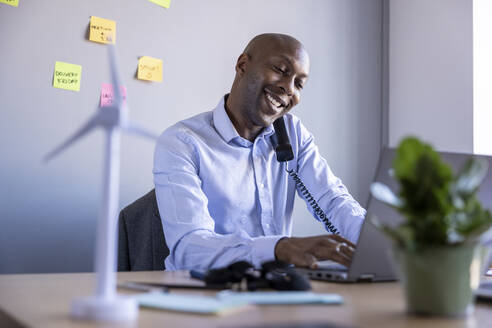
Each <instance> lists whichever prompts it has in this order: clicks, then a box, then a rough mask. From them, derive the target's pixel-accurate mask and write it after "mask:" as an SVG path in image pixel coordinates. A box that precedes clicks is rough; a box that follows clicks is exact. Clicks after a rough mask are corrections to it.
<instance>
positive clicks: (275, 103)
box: [266, 93, 282, 107]
mask: <svg viewBox="0 0 492 328" xmlns="http://www.w3.org/2000/svg"><path fill="white" fill-rule="evenodd" d="M266 96H267V98H268V100H270V102H271V103H272V104H273V106H275V107H280V106H281V105H282V104H281V103H279V102H278V101H276V100H275V99H273V97H272V96H270V95H269V94H268V93H267V94H266Z"/></svg>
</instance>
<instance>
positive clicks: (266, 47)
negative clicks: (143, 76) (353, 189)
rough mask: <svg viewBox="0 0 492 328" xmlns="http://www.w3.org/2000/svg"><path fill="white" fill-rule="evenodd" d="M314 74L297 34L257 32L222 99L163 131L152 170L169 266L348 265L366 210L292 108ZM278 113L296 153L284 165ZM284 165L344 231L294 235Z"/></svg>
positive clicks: (292, 187)
mask: <svg viewBox="0 0 492 328" xmlns="http://www.w3.org/2000/svg"><path fill="white" fill-rule="evenodd" d="M308 74H309V57H308V54H307V52H306V50H305V49H304V47H303V45H302V44H301V43H300V42H299V41H297V40H296V39H294V38H293V37H290V36H288V35H282V34H262V35H258V36H256V37H255V38H253V40H251V41H250V43H249V44H248V45H247V47H246V49H245V50H244V52H243V53H242V54H241V55H240V56H239V58H238V60H237V63H236V76H235V78H234V82H233V85H232V88H231V91H230V93H229V94H228V95H226V96H225V97H224V98H223V99H221V101H220V102H219V104H218V105H217V107H216V108H215V109H214V110H213V111H210V112H205V113H202V114H199V115H197V116H195V117H192V118H190V119H187V120H184V121H181V122H179V123H177V124H176V125H174V126H172V127H170V128H168V129H167V130H166V131H164V133H163V134H162V135H161V137H160V138H159V141H158V142H157V146H156V151H155V158H154V171H153V173H154V183H155V187H156V197H157V202H158V207H159V212H160V215H161V218H162V223H163V228H164V234H165V237H166V241H167V244H168V247H169V250H170V255H169V256H168V257H167V259H166V269H169V270H179V269H192V268H194V269H207V268H212V267H214V268H215V267H222V266H226V265H228V264H230V263H232V262H235V261H240V260H245V261H248V262H251V263H253V265H255V266H260V264H261V263H262V262H265V261H269V260H274V259H279V260H283V261H286V262H289V263H293V264H295V265H297V266H304V267H315V266H316V262H317V261H318V260H325V259H332V260H334V261H337V262H340V263H342V264H344V265H348V264H349V263H350V260H351V258H352V254H353V251H354V247H355V245H354V244H353V242H356V240H357V238H358V235H359V231H360V227H361V224H362V221H363V218H364V215H365V210H364V209H363V208H361V207H360V205H359V204H358V203H357V202H356V201H355V200H354V199H353V198H352V197H351V196H350V194H349V193H348V191H347V189H346V188H345V186H344V185H343V184H342V182H341V181H340V180H339V179H338V178H336V177H335V176H334V175H333V173H332V172H331V170H330V168H329V167H328V165H327V163H326V161H325V160H324V159H323V158H322V157H321V155H320V154H319V152H318V148H317V147H316V146H315V144H314V141H313V137H312V135H311V134H310V133H309V132H308V131H307V130H306V128H305V127H304V126H303V125H302V124H301V122H300V121H299V119H298V118H297V117H295V116H294V115H292V114H290V113H288V112H289V111H290V110H291V109H292V108H293V107H294V106H295V105H297V103H298V102H299V100H300V94H301V90H302V88H303V86H304V84H305V83H306V80H307V78H308ZM281 116H284V117H285V122H286V127H287V132H288V134H289V137H290V142H291V144H292V148H293V152H294V159H293V160H291V161H289V162H287V164H285V163H280V162H278V161H277V160H276V157H275V152H274V150H273V146H272V141H271V138H270V137H271V136H272V134H273V133H274V130H273V128H272V123H273V122H274V121H275V120H276V119H277V118H279V117H281ZM286 169H288V170H294V171H295V172H297V174H298V175H299V177H301V179H302V180H303V182H304V183H305V185H306V186H307V187H308V189H309V190H310V191H311V193H312V195H313V197H314V199H315V200H316V201H317V203H318V204H319V205H320V206H321V208H323V209H324V211H325V213H326V215H327V217H328V219H329V220H330V221H331V222H332V223H333V224H334V226H335V227H337V229H338V230H339V231H340V233H341V236H339V235H333V234H331V235H322V236H315V237H306V238H292V237H288V236H290V234H291V228H292V220H291V215H292V209H293V205H294V196H295V191H296V183H295V182H294V180H293V179H292V177H291V176H289V173H288V172H287V170H286ZM308 209H309V210H310V211H311V213H314V211H313V209H312V208H311V207H310V206H308ZM318 219H319V218H318ZM342 236H343V237H342ZM344 237H345V238H344Z"/></svg>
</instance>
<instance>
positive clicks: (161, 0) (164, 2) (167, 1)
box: [149, 0, 171, 8]
mask: <svg viewBox="0 0 492 328" xmlns="http://www.w3.org/2000/svg"><path fill="white" fill-rule="evenodd" d="M149 1H150V2H152V3H155V4H156V5H159V6H161V7H164V8H169V6H170V5H171V0H149Z"/></svg>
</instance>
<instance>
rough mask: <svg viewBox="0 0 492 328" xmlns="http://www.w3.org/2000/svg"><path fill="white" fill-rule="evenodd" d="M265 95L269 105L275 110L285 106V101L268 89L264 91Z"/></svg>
mask: <svg viewBox="0 0 492 328" xmlns="http://www.w3.org/2000/svg"><path fill="white" fill-rule="evenodd" d="M265 96H266V99H267V101H268V102H269V103H270V105H271V107H273V109H275V110H280V109H282V108H284V107H286V103H285V102H284V101H283V100H282V99H281V98H280V97H278V96H277V95H274V94H272V93H270V92H268V91H265Z"/></svg>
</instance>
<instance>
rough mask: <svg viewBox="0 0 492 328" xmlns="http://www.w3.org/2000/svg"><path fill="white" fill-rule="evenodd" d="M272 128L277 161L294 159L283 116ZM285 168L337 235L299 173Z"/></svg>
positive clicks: (317, 214)
mask: <svg viewBox="0 0 492 328" xmlns="http://www.w3.org/2000/svg"><path fill="white" fill-rule="evenodd" d="M273 128H274V129H275V133H274V134H273V135H272V136H271V137H270V138H271V140H272V144H273V148H274V149H275V153H276V155H277V161H279V162H287V161H290V160H292V159H294V152H293V151H292V146H291V145H290V140H289V135H288V134H287V130H286V129H285V121H284V117H283V116H282V117H279V118H278V119H276V120H275V122H273ZM285 170H286V171H287V173H289V175H290V176H291V177H292V179H293V180H294V182H295V184H296V186H297V187H298V188H299V191H300V192H301V194H302V195H303V196H304V198H305V199H306V201H307V202H308V204H309V205H310V206H311V207H312V208H313V210H314V213H315V214H316V216H317V217H318V218H319V219H320V220H321V221H322V222H323V223H324V224H325V226H326V227H327V228H328V230H330V232H331V233H333V234H336V235H338V234H339V231H338V230H337V229H336V228H335V226H334V225H333V224H332V223H331V221H330V219H328V217H327V216H326V214H325V212H324V211H323V210H322V209H321V207H320V206H319V205H318V202H316V200H315V199H314V197H313V196H312V195H311V193H310V192H309V190H308V189H307V187H306V186H305V185H304V183H303V182H302V180H301V178H300V177H299V175H298V174H297V173H296V172H294V170H292V169H291V170H289V169H288V168H287V165H286V168H285Z"/></svg>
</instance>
